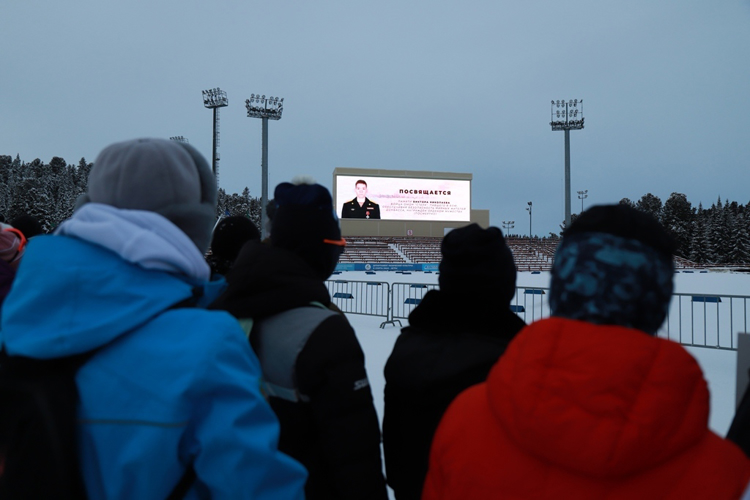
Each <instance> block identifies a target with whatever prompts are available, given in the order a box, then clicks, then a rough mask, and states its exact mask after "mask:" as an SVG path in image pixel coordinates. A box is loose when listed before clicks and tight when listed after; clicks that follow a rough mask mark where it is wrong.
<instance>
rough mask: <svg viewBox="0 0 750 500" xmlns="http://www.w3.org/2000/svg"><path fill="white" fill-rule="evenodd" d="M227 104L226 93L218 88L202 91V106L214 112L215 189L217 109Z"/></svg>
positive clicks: (216, 177)
mask: <svg viewBox="0 0 750 500" xmlns="http://www.w3.org/2000/svg"><path fill="white" fill-rule="evenodd" d="M228 104H229V100H228V99H227V93H226V92H224V91H223V90H221V89H220V88H218V87H217V88H215V89H208V90H204V91H203V106H205V107H207V108H208V109H213V111H214V140H213V148H212V154H211V169H212V170H213V172H214V178H215V179H216V188H217V189H218V187H219V151H218V148H219V108H223V107H225V106H227V105H228Z"/></svg>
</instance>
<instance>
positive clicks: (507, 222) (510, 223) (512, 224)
mask: <svg viewBox="0 0 750 500" xmlns="http://www.w3.org/2000/svg"><path fill="white" fill-rule="evenodd" d="M515 224H516V221H514V220H504V221H503V227H504V228H505V236H506V238H507V237H508V236H509V234H510V230H511V229H513V228H514V227H515Z"/></svg>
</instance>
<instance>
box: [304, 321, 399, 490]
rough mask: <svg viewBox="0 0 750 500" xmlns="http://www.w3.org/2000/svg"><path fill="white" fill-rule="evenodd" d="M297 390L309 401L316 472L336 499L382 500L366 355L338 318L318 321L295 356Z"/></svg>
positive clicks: (376, 425)
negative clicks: (323, 476)
mask: <svg viewBox="0 0 750 500" xmlns="http://www.w3.org/2000/svg"><path fill="white" fill-rule="evenodd" d="M296 368H297V381H298V382H297V383H298V387H299V390H300V392H301V393H302V394H305V395H306V396H308V397H309V398H310V403H309V404H310V409H311V416H312V420H313V426H314V433H315V435H316V440H317V447H318V449H319V450H321V457H320V460H321V464H320V467H321V469H325V474H326V475H327V476H328V477H329V478H330V481H329V486H330V488H331V489H332V490H333V491H334V492H335V497H332V498H342V499H362V500H367V499H378V500H384V499H386V498H387V493H386V488H385V480H384V478H383V472H382V462H381V457H380V429H379V426H378V417H377V414H376V412H375V407H374V406H373V400H372V392H371V390H370V385H369V381H368V379H367V372H366V370H365V357H364V353H363V352H362V348H361V347H360V345H359V341H358V340H357V337H356V336H355V334H354V330H352V328H351V326H349V324H348V322H347V321H346V319H345V318H344V317H343V316H338V315H337V316H332V317H330V318H328V319H326V320H325V321H323V322H322V323H321V324H320V325H319V326H318V327H317V328H316V329H315V331H313V333H312V334H311V335H310V337H309V338H308V341H307V343H306V345H305V347H304V348H303V349H302V351H301V352H300V354H299V356H298V358H297V365H296Z"/></svg>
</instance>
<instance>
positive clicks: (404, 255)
mask: <svg viewBox="0 0 750 500" xmlns="http://www.w3.org/2000/svg"><path fill="white" fill-rule="evenodd" d="M442 241H443V239H442V238H428V237H379V236H353V237H351V236H350V237H348V238H347V246H346V252H345V253H344V254H343V255H342V256H341V259H340V262H364V263H379V262H393V263H415V264H427V263H439V262H440V260H441V254H440V243H441V242H442ZM506 241H507V243H508V247H509V248H510V250H511V252H512V253H513V260H514V261H515V263H516V268H517V269H518V270H519V271H549V270H550V269H552V262H553V260H554V257H555V251H556V250H557V246H558V245H559V243H560V239H559V238H534V239H532V240H531V241H530V240H529V238H524V237H520V236H509V237H508V238H506ZM674 263H675V268H676V269H695V268H705V267H706V266H704V265H701V264H696V263H695V262H691V261H689V260H687V259H684V258H682V257H677V256H675V258H674Z"/></svg>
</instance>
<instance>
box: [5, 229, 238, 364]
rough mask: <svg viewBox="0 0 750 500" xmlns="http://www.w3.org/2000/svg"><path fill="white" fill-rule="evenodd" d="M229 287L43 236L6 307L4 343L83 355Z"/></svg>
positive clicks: (43, 354) (22, 349) (26, 350)
mask: <svg viewBox="0 0 750 500" xmlns="http://www.w3.org/2000/svg"><path fill="white" fill-rule="evenodd" d="M196 251H197V250H196ZM224 286H225V283H224V280H223V279H220V280H217V281H214V282H211V283H208V282H205V281H201V280H199V279H197V278H189V277H187V276H185V275H181V274H177V273H170V272H167V271H164V270H159V269H146V268H144V267H143V266H141V265H139V264H136V263H133V262H128V261H126V260H124V259H123V258H122V257H121V256H120V255H118V254H117V253H115V252H114V251H112V250H108V249H106V248H104V247H103V246H100V245H97V244H93V243H90V242H87V241H84V240H82V239H79V238H73V237H67V236H60V235H54V236H38V237H36V238H34V239H33V240H32V241H30V242H29V245H28V248H27V251H26V254H25V255H24V260H23V262H22V263H21V266H20V267H19V270H18V273H17V275H16V279H15V282H14V285H13V289H12V290H11V292H10V294H8V296H7V298H6V300H5V303H4V304H3V314H2V326H1V327H0V340H2V343H3V344H4V345H5V347H6V348H7V349H8V352H9V354H12V355H15V354H19V355H25V356H31V357H36V358H53V357H59V356H66V355H70V354H78V353H81V352H85V351H88V350H90V349H93V348H95V347H98V346H101V345H103V344H105V343H107V342H109V341H112V340H113V339H115V338H117V337H119V336H121V335H123V334H125V333H127V332H129V331H131V330H133V329H135V328H137V327H139V326H141V325H143V324H144V323H146V322H148V321H150V320H151V319H152V318H154V317H155V316H157V315H159V314H160V313H161V312H163V311H164V310H166V309H168V308H170V307H171V306H172V305H174V304H176V303H178V302H180V301H182V300H185V299H187V298H190V297H191V296H193V295H196V296H200V297H201V298H200V299H199V301H198V304H197V305H199V306H200V305H206V304H207V303H209V302H210V301H211V300H213V299H214V298H215V297H216V296H218V294H219V293H220V292H221V290H222V289H223V287H224ZM194 290H195V292H194Z"/></svg>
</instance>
